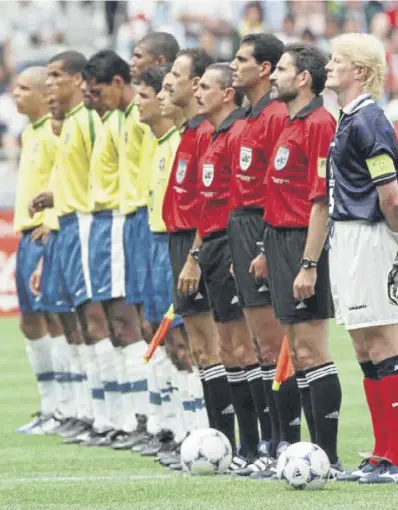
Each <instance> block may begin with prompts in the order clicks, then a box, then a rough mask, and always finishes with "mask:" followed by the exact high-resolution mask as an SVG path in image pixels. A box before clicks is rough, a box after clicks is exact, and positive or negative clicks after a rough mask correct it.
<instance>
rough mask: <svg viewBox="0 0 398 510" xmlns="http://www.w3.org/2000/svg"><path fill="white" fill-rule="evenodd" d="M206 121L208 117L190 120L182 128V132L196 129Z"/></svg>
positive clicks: (199, 116)
mask: <svg viewBox="0 0 398 510" xmlns="http://www.w3.org/2000/svg"><path fill="white" fill-rule="evenodd" d="M205 120H206V117H204V116H203V115H196V116H195V117H194V118H193V119H190V120H188V121H187V122H186V123H185V124H184V125H183V127H182V132H185V131H186V130H187V129H196V128H197V127H198V126H200V124H202V122H204V121H205Z"/></svg>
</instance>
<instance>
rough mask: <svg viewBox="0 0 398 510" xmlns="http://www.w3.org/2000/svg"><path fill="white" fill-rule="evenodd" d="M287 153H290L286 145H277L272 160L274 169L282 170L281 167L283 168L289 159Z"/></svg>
mask: <svg viewBox="0 0 398 510" xmlns="http://www.w3.org/2000/svg"><path fill="white" fill-rule="evenodd" d="M289 154H290V151H289V149H287V148H286V147H279V149H278V152H277V153H276V156H275V161H274V165H275V170H282V169H283V168H285V166H286V164H287V162H288V159H289Z"/></svg>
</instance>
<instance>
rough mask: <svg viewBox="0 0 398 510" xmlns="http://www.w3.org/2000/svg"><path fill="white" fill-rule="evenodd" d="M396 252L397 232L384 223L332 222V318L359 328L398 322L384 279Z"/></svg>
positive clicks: (397, 243)
mask: <svg viewBox="0 0 398 510" xmlns="http://www.w3.org/2000/svg"><path fill="white" fill-rule="evenodd" d="M397 251H398V233H393V232H392V231H391V230H390V229H389V228H388V226H387V223H385V222H379V223H374V224H372V223H368V222H364V221H336V222H335V223H334V225H333V230H332V233H331V237H330V251H329V265H330V280H331V288H332V295H333V301H334V305H335V316H336V321H337V322H338V323H339V324H344V326H345V328H346V329H348V330H350V329H360V328H369V327H372V326H373V327H374V326H384V325H388V324H398V306H395V305H392V304H391V303H390V302H389V300H388V294H387V278H388V273H389V272H390V270H391V268H392V264H393V261H394V259H395V255H396V253H397Z"/></svg>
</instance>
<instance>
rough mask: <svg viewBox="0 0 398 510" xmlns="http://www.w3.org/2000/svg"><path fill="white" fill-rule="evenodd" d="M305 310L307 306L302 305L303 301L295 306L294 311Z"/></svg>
mask: <svg viewBox="0 0 398 510" xmlns="http://www.w3.org/2000/svg"><path fill="white" fill-rule="evenodd" d="M307 308H308V306H307V305H306V304H305V303H304V301H300V303H298V304H297V305H296V310H306V309H307Z"/></svg>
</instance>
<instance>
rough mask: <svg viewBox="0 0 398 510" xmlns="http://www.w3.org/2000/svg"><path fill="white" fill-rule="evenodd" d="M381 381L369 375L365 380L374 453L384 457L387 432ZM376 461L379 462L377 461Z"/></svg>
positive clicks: (364, 385)
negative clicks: (373, 439) (370, 377)
mask: <svg viewBox="0 0 398 510" xmlns="http://www.w3.org/2000/svg"><path fill="white" fill-rule="evenodd" d="M380 383H381V381H380V380H378V379H369V378H367V377H366V378H365V379H364V380H363V387H364V390H365V395H366V400H367V402H368V407H369V411H370V416H371V418H372V425H373V435H374V438H375V445H374V448H373V455H375V456H377V457H384V456H385V453H386V451H387V434H386V430H385V426H384V399H383V397H382V393H381V392H382V388H381V384H380ZM397 410H398V409H397ZM374 463H375V464H377V462H376V461H375V462H374Z"/></svg>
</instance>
